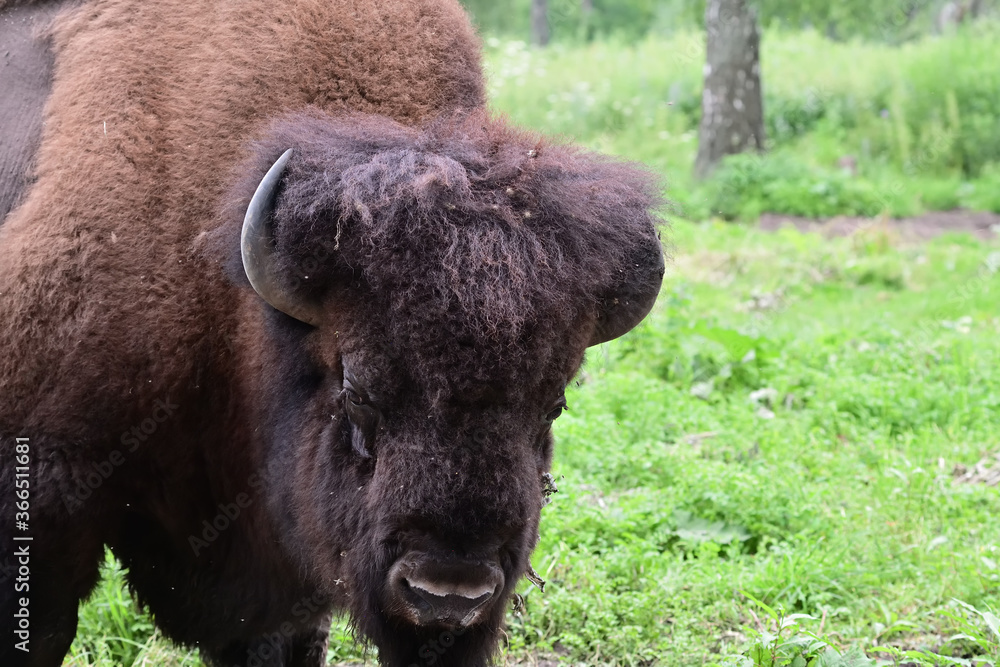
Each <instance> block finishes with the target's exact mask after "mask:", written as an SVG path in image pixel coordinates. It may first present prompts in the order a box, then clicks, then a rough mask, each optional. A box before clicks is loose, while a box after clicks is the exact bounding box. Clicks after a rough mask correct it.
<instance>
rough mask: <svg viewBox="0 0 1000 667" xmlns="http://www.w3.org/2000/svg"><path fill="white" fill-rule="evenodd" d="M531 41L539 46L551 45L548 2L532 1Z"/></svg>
mask: <svg viewBox="0 0 1000 667" xmlns="http://www.w3.org/2000/svg"><path fill="white" fill-rule="evenodd" d="M531 41H532V43H534V44H537V45H538V46H545V45H546V44H548V43H549V8H548V0H531Z"/></svg>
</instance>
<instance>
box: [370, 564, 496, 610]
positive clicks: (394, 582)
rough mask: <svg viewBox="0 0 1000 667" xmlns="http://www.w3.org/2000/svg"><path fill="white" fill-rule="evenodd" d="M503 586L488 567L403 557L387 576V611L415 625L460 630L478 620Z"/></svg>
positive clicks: (486, 565)
mask: <svg viewBox="0 0 1000 667" xmlns="http://www.w3.org/2000/svg"><path fill="white" fill-rule="evenodd" d="M503 584H504V575H503V571H502V570H501V569H500V568H499V567H497V566H495V565H492V564H488V563H466V562H451V563H442V562H439V561H435V560H432V559H430V558H428V557H426V556H417V557H412V556H411V557H404V558H401V559H400V560H399V561H397V562H396V564H395V565H393V567H392V569H391V570H390V572H389V597H390V605H389V607H390V611H394V612H396V613H397V614H398V615H400V616H403V617H405V618H408V619H409V620H410V621H411V622H412V623H414V624H416V625H437V626H442V627H448V628H464V627H468V626H470V625H475V624H476V623H478V622H479V621H480V620H482V618H483V617H484V616H485V615H486V613H487V611H488V610H489V609H490V608H491V607H492V605H493V603H494V602H496V597H497V596H498V594H499V593H500V591H501V590H502V589H503Z"/></svg>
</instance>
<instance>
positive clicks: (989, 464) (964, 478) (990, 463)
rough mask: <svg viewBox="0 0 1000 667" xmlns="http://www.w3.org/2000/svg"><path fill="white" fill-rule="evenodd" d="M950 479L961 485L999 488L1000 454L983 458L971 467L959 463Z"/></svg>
mask: <svg viewBox="0 0 1000 667" xmlns="http://www.w3.org/2000/svg"><path fill="white" fill-rule="evenodd" d="M952 477H954V478H955V481H956V482H959V483H961V484H985V485H986V486H1000V452H997V453H996V454H993V455H992V456H987V457H984V458H983V459H981V460H980V461H979V463H976V464H975V465H974V466H972V467H969V466H964V465H962V464H961V463H959V464H958V465H956V466H955V469H954V470H953V471H952Z"/></svg>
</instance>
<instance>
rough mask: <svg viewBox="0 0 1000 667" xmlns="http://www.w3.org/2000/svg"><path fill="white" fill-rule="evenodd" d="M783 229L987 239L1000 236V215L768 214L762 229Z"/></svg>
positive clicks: (910, 237)
mask: <svg viewBox="0 0 1000 667" xmlns="http://www.w3.org/2000/svg"><path fill="white" fill-rule="evenodd" d="M782 227H795V228H796V229H798V230H799V231H802V232H818V233H821V234H823V235H825V236H850V235H852V234H854V233H856V232H858V231H861V230H864V229H870V228H873V227H882V228H885V229H888V230H891V231H892V232H894V233H895V234H898V236H899V237H900V239H901V240H903V241H908V242H916V241H926V240H927V239H930V238H933V237H935V236H939V235H941V234H945V233H948V232H966V233H969V234H972V235H973V236H975V237H976V238H980V239H983V240H987V239H995V238H997V237H998V235H1000V215H998V214H996V213H986V212H980V211H963V210H957V211H932V212H929V213H924V214H923V215H919V216H917V217H914V218H898V219H897V218H890V217H878V218H851V217H847V216H838V217H836V218H830V219H828V220H814V219H809V218H799V217H795V216H789V215H778V214H774V213H764V214H763V215H761V216H760V228H761V229H763V230H765V231H776V230H778V229H780V228H782Z"/></svg>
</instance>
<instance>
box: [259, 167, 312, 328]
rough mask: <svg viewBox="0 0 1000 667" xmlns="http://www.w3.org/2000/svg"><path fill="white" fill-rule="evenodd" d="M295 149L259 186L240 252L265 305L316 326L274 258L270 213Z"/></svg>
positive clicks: (273, 168)
mask: <svg viewBox="0 0 1000 667" xmlns="http://www.w3.org/2000/svg"><path fill="white" fill-rule="evenodd" d="M291 155H292V149H291V148H289V149H288V150H287V151H285V152H284V153H282V154H281V157H279V158H278V160H277V161H276V162H275V163H274V164H273V165H271V168H270V169H268V170H267V173H266V174H264V178H263V179H262V180H261V182H260V185H258V186H257V190H256V192H254V193H253V198H252V199H251V200H250V205H249V206H248V207H247V213H246V216H244V218H243V232H242V233H241V234H240V249H241V251H242V254H243V270H244V271H245V272H246V274H247V278H249V279H250V284H251V285H252V286H253V288H254V291H256V292H257V294H259V295H260V297H261V298H262V299H264V301H266V302H267V303H268V304H270V305H271V307H273V308H275V309H276V310H280V311H281V312H283V313H285V314H286V315H288V316H290V317H294V318H295V319H297V320H300V321H302V322H305V323H307V324H312V325H313V326H316V324H317V323H318V321H319V317H318V314H317V313H316V312H315V311H314V310H313V309H310V308H309V307H307V306H306V305H305V304H303V303H302V302H301V299H297V298H296V297H295V295H294V294H292V292H291V291H290V290H289V289H288V288H287V287H286V286H284V285H283V281H282V277H281V276H280V275H279V274H278V272H277V270H276V264H277V262H276V258H275V257H274V234H273V230H272V229H271V210H272V209H273V208H274V197H275V195H276V193H277V191H278V183H279V182H280V181H281V175H282V174H283V173H284V171H285V165H286V164H287V163H288V158H290V157H291Z"/></svg>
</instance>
